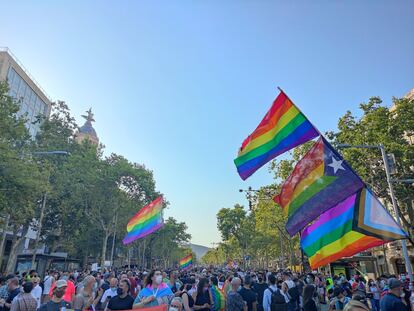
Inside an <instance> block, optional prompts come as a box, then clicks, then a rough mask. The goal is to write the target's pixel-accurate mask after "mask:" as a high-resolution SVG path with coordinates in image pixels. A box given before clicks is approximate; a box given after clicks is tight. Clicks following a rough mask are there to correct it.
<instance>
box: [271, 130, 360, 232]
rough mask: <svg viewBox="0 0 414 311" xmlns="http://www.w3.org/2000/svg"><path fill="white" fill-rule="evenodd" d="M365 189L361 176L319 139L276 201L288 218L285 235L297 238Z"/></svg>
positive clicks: (296, 167) (283, 187) (296, 168)
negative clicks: (322, 215)
mask: <svg viewBox="0 0 414 311" xmlns="http://www.w3.org/2000/svg"><path fill="white" fill-rule="evenodd" d="M362 187H364V183H363V182H362V180H361V179H360V178H359V176H358V175H357V174H355V173H354V171H353V170H352V169H351V167H350V166H349V165H348V164H347V163H346V162H345V161H344V159H343V158H342V157H341V156H340V155H339V154H338V153H337V152H336V151H335V150H334V149H333V148H332V147H331V146H330V144H329V143H328V142H327V141H326V140H325V139H324V138H323V137H320V138H319V139H318V140H317V141H316V142H315V144H314V145H313V146H312V148H311V149H310V150H309V151H308V152H307V153H306V155H305V156H304V157H303V158H302V159H301V160H300V161H299V162H298V163H297V164H296V166H295V168H294V169H293V172H292V174H291V175H290V176H289V177H288V178H287V179H286V181H285V182H284V183H283V185H282V189H281V191H280V194H279V195H277V196H276V197H274V201H275V202H276V203H278V204H279V205H280V206H281V207H282V209H283V212H284V213H285V215H286V216H287V217H288V221H287V223H286V231H287V232H288V233H289V234H290V235H291V236H294V235H295V234H296V233H298V232H299V231H300V230H302V229H303V228H304V227H305V226H306V225H307V224H309V223H311V222H312V221H314V220H315V219H316V218H317V217H318V216H319V215H321V214H322V213H323V212H325V211H327V210H328V209H330V208H332V207H334V206H335V205H337V204H338V203H340V202H342V201H343V200H345V199H346V198H348V197H349V196H350V195H352V194H354V193H355V192H357V191H358V190H359V189H361V188H362Z"/></svg>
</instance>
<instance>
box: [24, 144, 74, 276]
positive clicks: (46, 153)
mask: <svg viewBox="0 0 414 311" xmlns="http://www.w3.org/2000/svg"><path fill="white" fill-rule="evenodd" d="M32 155H34V156H49V155H52V156H54V155H57V156H60V155H65V156H69V155H70V153H69V152H67V151H62V150H54V151H35V152H32ZM49 178H50V174H49V176H48V181H49ZM46 199H47V191H45V193H44V194H43V199H42V205H41V207H40V216H39V224H38V228H37V232H36V239H35V243H34V245H33V256H32V263H31V267H32V269H33V268H34V265H35V262H36V253H37V246H38V244H39V240H40V233H41V231H42V227H43V217H44V215H45V208H46Z"/></svg>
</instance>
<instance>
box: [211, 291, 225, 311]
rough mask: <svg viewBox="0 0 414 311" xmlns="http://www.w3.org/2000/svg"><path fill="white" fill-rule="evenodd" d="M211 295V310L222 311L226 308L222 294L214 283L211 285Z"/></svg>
mask: <svg viewBox="0 0 414 311" xmlns="http://www.w3.org/2000/svg"><path fill="white" fill-rule="evenodd" d="M211 297H212V298H213V306H212V307H211V310H212V311H222V310H224V309H225V308H226V300H225V298H224V294H223V292H222V291H221V290H220V289H219V288H218V287H217V286H216V285H212V286H211Z"/></svg>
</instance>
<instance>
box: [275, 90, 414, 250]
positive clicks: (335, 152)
mask: <svg viewBox="0 0 414 311" xmlns="http://www.w3.org/2000/svg"><path fill="white" fill-rule="evenodd" d="M277 88H278V90H279V91H280V92H282V93H283V94H285V96H286V97H287V98H288V99H289V100H290V101H291V103H292V104H293V105H294V106H295V107H296V109H297V110H299V112H300V113H301V114H303V116H304V117H305V118H306V120H308V122H309V123H310V124H311V125H312V126H313V128H314V129H315V130H316V131H317V132H318V134H319V136H320V137H322V139H323V141H324V143H326V144H327V145H328V147H329V149H331V150H332V152H333V153H334V154H335V155H336V156H337V157H339V158H342V160H343V161H344V162H345V164H346V165H348V167H349V169H350V170H351V172H352V173H354V174H355V176H357V177H358V179H359V180H360V181H361V182H362V183H363V184H364V186H365V187H367V188H369V187H368V185H367V184H366V183H365V182H364V181H363V180H362V178H361V177H360V176H359V175H358V174H357V173H356V172H355V171H354V169H353V168H352V166H351V165H349V164H348V162H347V161H345V159H344V157H343V156H341V155H340V154H339V152H338V151H337V150H336V149H335V148H334V147H333V146H332V145H331V143H330V142H329V141H328V140H327V139H326V137H325V136H324V135H323V134H322V133H321V132H320V131H319V129H318V128H317V127H316V126H315V125H314V124H313V123H312V122H311V121H310V120H309V118H308V117H307V116H306V115H305V114H304V113H303V111H302V110H300V108H299V107H298V106H296V105H295V103H294V102H293V101H292V99H290V97H289V96H288V95H287V94H286V93H285V92H284V91H283V90H282V88H281V87H279V86H278V87H277ZM369 189H370V188H369ZM413 245H414V244H413Z"/></svg>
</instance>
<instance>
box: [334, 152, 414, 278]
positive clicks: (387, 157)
mask: <svg viewBox="0 0 414 311" xmlns="http://www.w3.org/2000/svg"><path fill="white" fill-rule="evenodd" d="M338 148H365V149H380V150H381V155H382V160H383V162H384V169H385V174H386V176H387V183H388V188H389V191H390V196H391V201H392V206H393V208H394V213H395V217H396V218H397V223H398V224H399V225H400V226H401V219H400V213H399V210H398V207H397V200H396V198H395V194H394V187H393V185H392V179H391V169H390V155H387V154H386V152H385V147H384V145H382V144H381V145H349V144H339V145H338ZM392 158H393V157H392ZM401 246H402V250H403V254H404V261H405V268H406V270H407V272H408V275H409V277H410V279H411V278H412V276H413V272H412V269H411V262H410V257H409V256H408V250H407V243H406V241H405V240H401Z"/></svg>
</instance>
